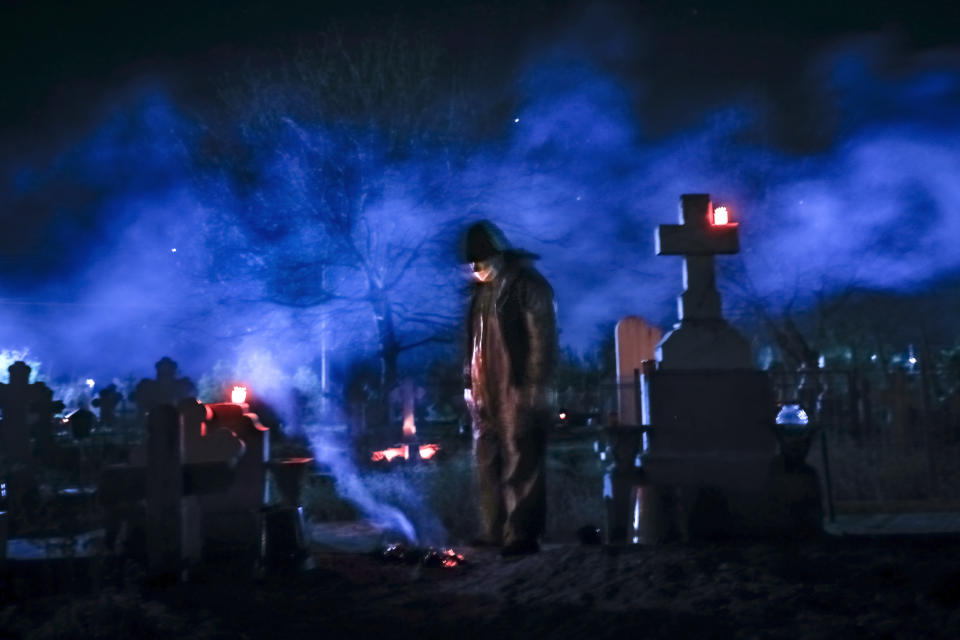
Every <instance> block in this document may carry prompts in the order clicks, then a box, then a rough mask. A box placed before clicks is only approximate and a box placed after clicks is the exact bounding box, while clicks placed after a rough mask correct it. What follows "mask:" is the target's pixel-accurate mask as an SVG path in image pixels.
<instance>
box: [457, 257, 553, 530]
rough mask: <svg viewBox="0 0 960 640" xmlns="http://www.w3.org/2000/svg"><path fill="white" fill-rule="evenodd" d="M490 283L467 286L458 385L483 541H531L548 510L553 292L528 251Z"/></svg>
mask: <svg viewBox="0 0 960 640" xmlns="http://www.w3.org/2000/svg"><path fill="white" fill-rule="evenodd" d="M503 257H504V264H503V267H502V269H501V271H500V272H499V273H498V274H497V275H496V276H495V277H494V279H493V280H492V281H490V282H487V283H476V284H474V285H473V290H472V295H471V297H470V306H469V313H468V316H467V349H466V354H467V357H466V361H465V364H464V385H465V388H467V389H471V391H472V396H473V400H474V403H473V407H472V418H473V428H474V454H475V461H476V467H477V479H478V490H479V494H480V512H481V518H482V520H483V527H484V536H485V537H487V538H489V539H491V541H492V542H502V543H504V544H511V543H515V542H523V541H535V540H536V539H537V538H538V537H539V535H540V534H541V533H542V532H543V527H544V522H545V513H546V491H545V484H544V455H545V446H546V429H547V426H548V424H549V411H548V408H547V404H546V389H547V385H548V384H549V380H550V377H551V375H552V373H553V370H554V366H555V363H556V352H557V331H556V314H555V307H554V298H553V289H552V288H551V287H550V285H549V283H547V281H546V279H545V278H544V277H543V276H542V275H540V273H539V272H538V271H537V270H536V269H535V268H534V267H533V265H532V264H531V259H530V258H531V256H530V254H526V253H524V252H518V251H512V250H511V251H507V252H505V253H504V254H503Z"/></svg>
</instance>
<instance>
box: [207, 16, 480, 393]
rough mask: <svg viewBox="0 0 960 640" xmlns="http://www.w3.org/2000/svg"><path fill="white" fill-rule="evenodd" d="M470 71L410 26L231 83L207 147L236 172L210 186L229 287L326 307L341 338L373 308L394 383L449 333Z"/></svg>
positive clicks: (311, 46)
mask: <svg viewBox="0 0 960 640" xmlns="http://www.w3.org/2000/svg"><path fill="white" fill-rule="evenodd" d="M462 77H463V74H462V73H461V72H460V71H459V70H458V69H457V68H456V66H455V65H454V64H452V63H450V62H449V61H448V60H446V59H445V57H444V55H443V52H442V50H441V49H440V48H438V47H437V46H435V45H434V44H432V43H431V42H430V41H428V40H427V39H426V38H424V37H421V36H409V35H407V34H406V33H405V32H404V31H402V30H401V29H400V28H399V27H398V26H396V25H394V26H392V27H390V28H388V29H386V30H385V31H383V32H380V33H378V34H377V35H376V37H369V36H368V37H363V38H351V37H349V36H348V35H346V34H343V33H340V32H337V31H330V32H327V33H324V34H322V35H321V36H319V37H318V38H317V39H316V40H314V41H311V42H304V43H302V44H301V46H300V47H299V48H298V49H297V51H296V53H295V54H293V55H281V56H279V57H271V56H266V57H265V58H264V59H258V60H254V61H248V62H247V63H246V65H245V66H244V67H243V68H242V70H239V71H237V72H234V73H232V74H230V75H229V76H228V77H227V78H226V79H225V80H224V81H223V86H222V90H221V91H220V97H221V100H220V104H219V105H217V108H216V110H215V111H213V112H212V114H208V116H207V118H206V120H205V121H206V128H205V131H204V132H203V133H204V139H205V142H204V144H203V145H202V149H201V150H200V155H201V156H202V158H201V160H200V161H201V162H205V163H214V164H215V166H216V167H217V168H218V169H219V172H220V176H221V177H222V180H221V181H220V182H217V183H215V184H211V185H207V188H206V192H207V193H208V194H209V196H210V201H211V210H212V214H211V222H210V224H211V229H208V231H209V232H211V233H210V236H211V238H213V241H212V246H211V249H212V251H211V258H210V263H209V265H208V267H209V269H210V271H211V274H212V276H213V278H214V281H215V282H216V284H217V286H218V287H219V289H220V291H222V292H225V293H226V295H229V296H230V298H231V299H232V300H234V301H242V300H245V299H249V300H258V301H269V302H271V303H275V304H279V305H284V306H288V307H293V308H298V309H317V308H323V309H324V310H326V311H327V313H328V316H329V317H330V318H332V322H334V323H336V324H337V326H338V328H339V329H340V330H342V329H344V328H345V327H347V326H352V325H350V323H351V322H352V321H353V319H354V318H356V316H357V313H358V312H359V311H361V310H362V312H363V313H364V314H365V315H367V317H368V318H371V319H372V323H373V328H374V333H375V336H376V340H377V342H378V344H379V358H380V361H381V383H382V385H383V387H384V388H390V387H391V386H392V385H393V384H394V382H395V380H396V371H397V360H398V357H399V355H400V354H401V353H402V352H403V351H404V350H406V349H410V348H412V347H415V346H417V345H421V344H424V343H426V342H430V341H434V340H441V339H448V338H449V337H450V334H451V332H452V331H453V327H454V326H455V325H456V323H457V320H458V319H459V318H458V313H457V312H456V309H457V308H458V305H459V300H458V299H457V298H456V296H455V295H453V296H452V295H450V294H451V293H452V292H455V291H456V289H455V288H454V285H453V282H454V279H455V278H456V277H457V274H456V270H455V269H452V268H451V267H452V266H453V261H452V260H451V257H452V247H453V245H454V244H455V238H456V232H455V229H456V227H457V226H458V224H459V223H458V220H457V217H458V214H457V213H453V212H462V211H464V210H465V208H466V207H467V206H468V203H466V202H464V201H460V202H457V201H451V200H450V199H451V198H452V194H451V189H450V185H451V182H452V181H453V180H454V179H455V177H456V172H457V169H458V166H459V163H460V161H461V158H462V154H463V152H464V151H465V147H464V144H463V142H462V141H463V140H465V139H467V138H468V137H469V136H468V135H466V134H465V132H466V131H468V130H469V128H470V126H471V122H473V121H474V120H475V118H474V104H475V101H472V100H470V99H468V97H467V95H466V93H465V92H464V91H463V90H462V88H461V82H462ZM458 193H459V194H460V196H461V197H463V194H464V190H462V189H461V190H459V191H458ZM458 205H463V206H462V207H461V206H458ZM250 283H255V285H253V286H251V284H250Z"/></svg>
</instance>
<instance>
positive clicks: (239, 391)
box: [230, 386, 247, 404]
mask: <svg viewBox="0 0 960 640" xmlns="http://www.w3.org/2000/svg"><path fill="white" fill-rule="evenodd" d="M246 401H247V388H246V387H239V386H238V387H234V388H233V391H231V392H230V402H232V403H233V404H243V403H244V402H246Z"/></svg>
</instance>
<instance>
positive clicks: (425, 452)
mask: <svg viewBox="0 0 960 640" xmlns="http://www.w3.org/2000/svg"><path fill="white" fill-rule="evenodd" d="M399 390H400V391H402V392H403V442H402V443H401V444H395V445H393V446H392V447H388V448H386V449H381V450H379V451H374V452H373V454H372V455H371V456H370V460H371V461H372V462H388V463H389V462H393V461H394V460H397V459H401V460H413V461H414V462H416V461H418V460H430V459H431V458H433V457H434V456H435V455H436V454H437V452H438V451H440V445H439V444H433V443H430V444H420V443H419V442H417V425H416V423H415V421H414V418H413V408H414V393H413V387H412V384H410V383H409V382H407V383H405V384H404V385H403V386H402V387H400V389H399Z"/></svg>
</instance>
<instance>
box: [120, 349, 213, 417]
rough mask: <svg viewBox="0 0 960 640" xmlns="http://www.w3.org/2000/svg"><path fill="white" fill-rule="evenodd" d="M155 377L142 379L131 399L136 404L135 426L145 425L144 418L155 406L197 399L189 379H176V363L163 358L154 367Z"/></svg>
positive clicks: (195, 390)
mask: <svg viewBox="0 0 960 640" xmlns="http://www.w3.org/2000/svg"><path fill="white" fill-rule="evenodd" d="M155 367H156V370H157V377H156V378H155V379H151V378H144V379H142V380H141V381H140V382H138V383H137V386H136V388H135V389H134V391H133V393H132V394H131V399H132V400H133V401H134V402H136V403H137V424H138V425H141V426H142V425H145V424H146V416H147V414H148V413H149V412H150V410H151V409H153V408H154V407H156V406H159V405H161V404H168V405H171V406H174V407H175V406H177V404H178V403H179V402H180V401H182V400H186V399H187V398H196V397H197V387H196V385H194V384H193V381H192V380H190V378H180V377H177V363H176V362H174V361H173V360H171V359H170V358H168V357H166V356H164V357H163V358H161V359H160V360H159V361H158V362H157V363H156V365H155Z"/></svg>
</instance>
